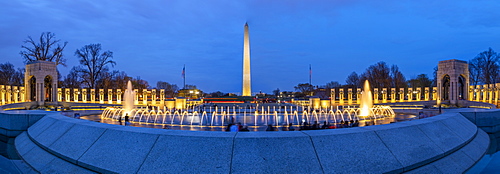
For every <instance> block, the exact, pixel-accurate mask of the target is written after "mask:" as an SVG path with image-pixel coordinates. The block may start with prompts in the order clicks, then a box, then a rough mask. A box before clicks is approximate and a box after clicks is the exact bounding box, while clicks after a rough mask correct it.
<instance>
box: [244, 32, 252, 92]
mask: <svg viewBox="0 0 500 174" xmlns="http://www.w3.org/2000/svg"><path fill="white" fill-rule="evenodd" d="M242 96H252V85H251V83H250V38H249V36H248V24H247V23H245V36H244V40H243V91H242Z"/></svg>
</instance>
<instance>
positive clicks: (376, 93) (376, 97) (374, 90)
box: [373, 88, 378, 103]
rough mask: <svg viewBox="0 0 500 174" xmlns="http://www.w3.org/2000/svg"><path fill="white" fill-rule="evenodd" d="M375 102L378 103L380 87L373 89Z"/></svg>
mask: <svg viewBox="0 0 500 174" xmlns="http://www.w3.org/2000/svg"><path fill="white" fill-rule="evenodd" d="M373 103H378V88H374V89H373Z"/></svg>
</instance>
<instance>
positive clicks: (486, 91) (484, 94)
mask: <svg viewBox="0 0 500 174" xmlns="http://www.w3.org/2000/svg"><path fill="white" fill-rule="evenodd" d="M481 93H483V102H485V103H486V101H487V98H488V84H484V85H483V89H481Z"/></svg>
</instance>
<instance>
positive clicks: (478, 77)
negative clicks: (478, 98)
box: [469, 48, 500, 85]
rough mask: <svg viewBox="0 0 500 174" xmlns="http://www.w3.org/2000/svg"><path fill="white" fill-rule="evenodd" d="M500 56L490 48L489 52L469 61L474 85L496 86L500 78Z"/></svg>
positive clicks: (484, 52)
mask: <svg viewBox="0 0 500 174" xmlns="http://www.w3.org/2000/svg"><path fill="white" fill-rule="evenodd" d="M499 59H500V57H499V55H498V54H497V53H496V52H495V51H493V49H491V48H489V49H488V51H483V52H481V53H479V54H478V55H477V56H476V57H475V58H474V59H472V60H471V61H469V74H470V79H471V84H472V85H477V84H479V83H483V84H494V83H496V82H497V79H498V78H499V74H500V73H499V68H500V66H499V64H498V62H499Z"/></svg>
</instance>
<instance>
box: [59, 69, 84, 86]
mask: <svg viewBox="0 0 500 174" xmlns="http://www.w3.org/2000/svg"><path fill="white" fill-rule="evenodd" d="M81 84H82V80H81V78H80V75H79V74H78V71H77V68H76V67H73V68H71V70H70V71H69V73H68V75H67V76H66V77H65V78H64V80H63V81H62V83H61V87H64V88H80V87H81Z"/></svg>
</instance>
